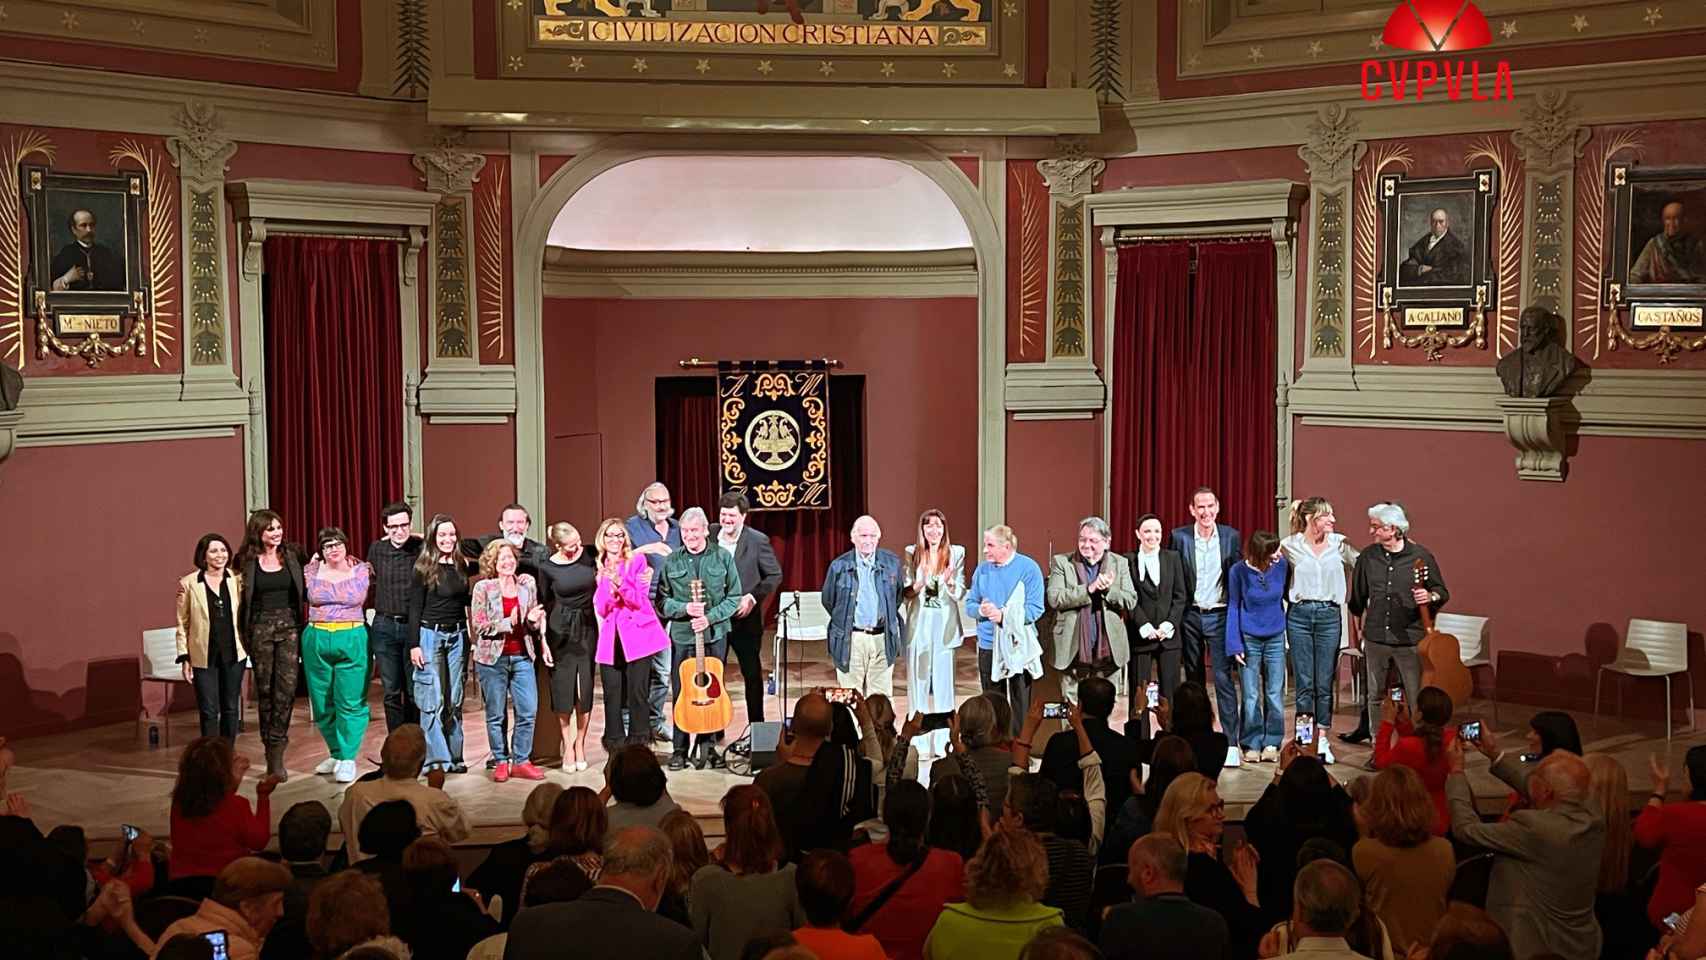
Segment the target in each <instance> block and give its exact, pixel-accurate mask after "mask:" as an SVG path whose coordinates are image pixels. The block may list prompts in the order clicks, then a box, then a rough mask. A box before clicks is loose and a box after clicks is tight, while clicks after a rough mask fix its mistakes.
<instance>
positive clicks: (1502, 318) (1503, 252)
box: [1463, 136, 1523, 356]
mask: <svg viewBox="0 0 1706 960" xmlns="http://www.w3.org/2000/svg"><path fill="white" fill-rule="evenodd" d="M1478 160H1486V161H1489V162H1490V163H1492V164H1493V166H1494V167H1496V168H1498V171H1499V183H1501V184H1504V185H1506V186H1505V188H1504V189H1502V190H1500V191H1499V212H1498V221H1497V223H1496V225H1495V233H1494V235H1495V236H1496V237H1497V238H1498V242H1499V253H1498V258H1497V259H1496V260H1495V261H1494V262H1495V264H1496V266H1495V270H1496V271H1497V277H1498V283H1499V296H1498V299H1497V300H1496V301H1495V302H1493V303H1491V304H1488V306H1490V307H1492V309H1493V323H1492V327H1493V347H1494V351H1495V352H1496V353H1497V354H1498V355H1499V356H1503V355H1504V354H1505V353H1506V352H1507V351H1509V350H1510V349H1511V348H1513V347H1515V346H1516V320H1517V314H1518V312H1520V311H1521V309H1522V305H1521V304H1522V194H1523V192H1522V191H1521V190H1520V189H1516V186H1517V185H1518V184H1521V183H1522V162H1521V161H1520V160H1518V159H1517V156H1516V149H1515V147H1513V146H1512V145H1511V144H1510V143H1509V141H1507V140H1505V139H1504V138H1502V137H1491V136H1488V137H1481V138H1479V139H1477V140H1476V141H1474V142H1473V143H1471V144H1470V145H1469V150H1468V152H1466V153H1465V154H1464V155H1463V163H1464V165H1465V166H1468V167H1473V166H1474V165H1475V162H1476V161H1478Z"/></svg>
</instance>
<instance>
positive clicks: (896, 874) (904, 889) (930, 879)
mask: <svg viewBox="0 0 1706 960" xmlns="http://www.w3.org/2000/svg"><path fill="white" fill-rule="evenodd" d="M946 782H948V783H954V784H960V785H963V784H964V783H965V781H964V779H963V778H958V777H954V778H949V780H948V781H946ZM967 796H968V798H969V794H968V795H967ZM975 803H976V801H975V800H974V801H972V804H973V811H972V814H971V819H972V821H973V823H974V824H975V823H976V820H977V814H976V812H975ZM949 815H950V816H951V814H949ZM962 815H963V812H962ZM934 818H935V814H934V813H933V812H932V810H931V795H930V793H926V792H925V790H924V788H923V787H922V786H920V785H919V784H918V783H917V782H916V781H913V780H902V781H899V782H897V783H896V784H894V785H893V786H892V787H890V788H889V790H888V793H887V795H886V796H885V797H884V800H883V821H884V823H886V824H887V825H888V840H887V841H886V842H884V843H868V844H864V845H862V846H858V847H854V848H853V849H852V850H851V851H850V852H849V854H848V860H849V861H850V862H851V863H852V865H853V900H852V904H851V914H852V915H851V917H850V919H849V921H848V925H847V929H849V930H851V931H853V932H866V933H870V934H871V935H872V936H875V937H876V938H877V941H878V942H879V943H881V944H882V947H883V949H884V950H885V951H887V952H888V956H889V957H890V958H891V960H921V958H922V957H923V956H924V939H925V937H927V936H929V934H930V927H931V926H932V925H933V924H935V922H936V918H937V917H938V916H940V915H941V913H942V908H943V907H944V906H946V905H947V904H949V903H953V902H956V901H959V900H963V899H964V898H965V861H964V860H963V859H962V858H961V857H960V854H959V853H958V852H957V851H955V850H949V849H943V848H940V847H936V846H934V845H929V844H927V843H926V837H928V836H929V835H930V832H931V830H932V829H933V827H934Z"/></svg>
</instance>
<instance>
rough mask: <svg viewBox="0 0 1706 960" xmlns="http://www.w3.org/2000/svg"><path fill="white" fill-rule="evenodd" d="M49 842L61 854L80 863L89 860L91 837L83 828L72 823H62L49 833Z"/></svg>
mask: <svg viewBox="0 0 1706 960" xmlns="http://www.w3.org/2000/svg"><path fill="white" fill-rule="evenodd" d="M47 842H48V843H51V844H53V845H54V846H55V847H58V848H59V850H60V852H61V853H63V854H65V855H66V856H67V857H69V858H70V859H72V860H75V861H76V862H78V863H84V862H86V861H87V860H88V859H89V837H88V835H87V834H85V833H84V832H83V828H82V827H79V826H77V825H76V824H71V823H62V824H60V825H59V826H57V827H54V828H53V829H52V830H49V831H48V832H47Z"/></svg>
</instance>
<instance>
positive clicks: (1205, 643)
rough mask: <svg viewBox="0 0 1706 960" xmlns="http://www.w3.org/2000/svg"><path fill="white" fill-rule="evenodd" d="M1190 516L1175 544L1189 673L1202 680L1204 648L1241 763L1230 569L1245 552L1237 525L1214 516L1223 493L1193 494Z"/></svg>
mask: <svg viewBox="0 0 1706 960" xmlns="http://www.w3.org/2000/svg"><path fill="white" fill-rule="evenodd" d="M1191 516H1192V517H1195V518H1196V522H1195V523H1191V524H1186V525H1185V526H1182V527H1177V528H1175V529H1174V530H1173V539H1172V547H1173V550H1174V551H1176V552H1177V553H1178V554H1179V560H1180V561H1181V562H1182V565H1183V566H1184V568H1185V592H1186V593H1187V594H1189V595H1190V601H1189V603H1188V604H1187V606H1186V607H1185V629H1184V634H1185V642H1184V644H1183V648H1182V650H1181V651H1180V652H1181V653H1182V654H1183V655H1184V658H1185V679H1186V680H1194V681H1196V682H1197V683H1202V682H1203V651H1204V648H1205V647H1206V648H1207V651H1208V654H1209V656H1210V657H1211V658H1212V659H1213V662H1214V704H1215V709H1216V710H1217V711H1218V712H1219V713H1220V729H1221V731H1222V732H1224V733H1225V734H1226V738H1227V740H1228V741H1229V742H1230V743H1231V744H1233V745H1232V746H1230V747H1228V748H1227V751H1226V765H1227V766H1229V767H1236V766H1238V763H1239V761H1238V748H1237V746H1236V744H1237V743H1238V730H1239V727H1238V717H1239V713H1238V705H1239V696H1238V680H1237V674H1236V672H1235V671H1234V670H1233V663H1232V658H1231V657H1229V656H1227V654H1226V571H1227V570H1229V569H1231V568H1232V565H1233V564H1235V563H1237V562H1238V560H1239V558H1240V557H1241V556H1243V542H1242V541H1241V540H1240V539H1239V537H1238V531H1237V530H1234V529H1233V528H1231V527H1228V526H1223V525H1221V524H1218V523H1216V522H1215V519H1216V518H1217V517H1219V516H1220V498H1219V497H1217V496H1215V495H1214V491H1213V490H1210V489H1209V488H1208V487H1198V488H1197V489H1196V491H1195V492H1194V493H1192V494H1191Z"/></svg>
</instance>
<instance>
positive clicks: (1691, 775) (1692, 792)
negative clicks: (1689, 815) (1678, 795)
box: [1682, 743, 1706, 800]
mask: <svg viewBox="0 0 1706 960" xmlns="http://www.w3.org/2000/svg"><path fill="white" fill-rule="evenodd" d="M1682 764H1683V767H1684V768H1685V769H1687V771H1688V799H1690V800H1706V743H1703V744H1698V745H1696V746H1692V747H1689V748H1688V752H1687V753H1686V754H1684V755H1683V759H1682Z"/></svg>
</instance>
